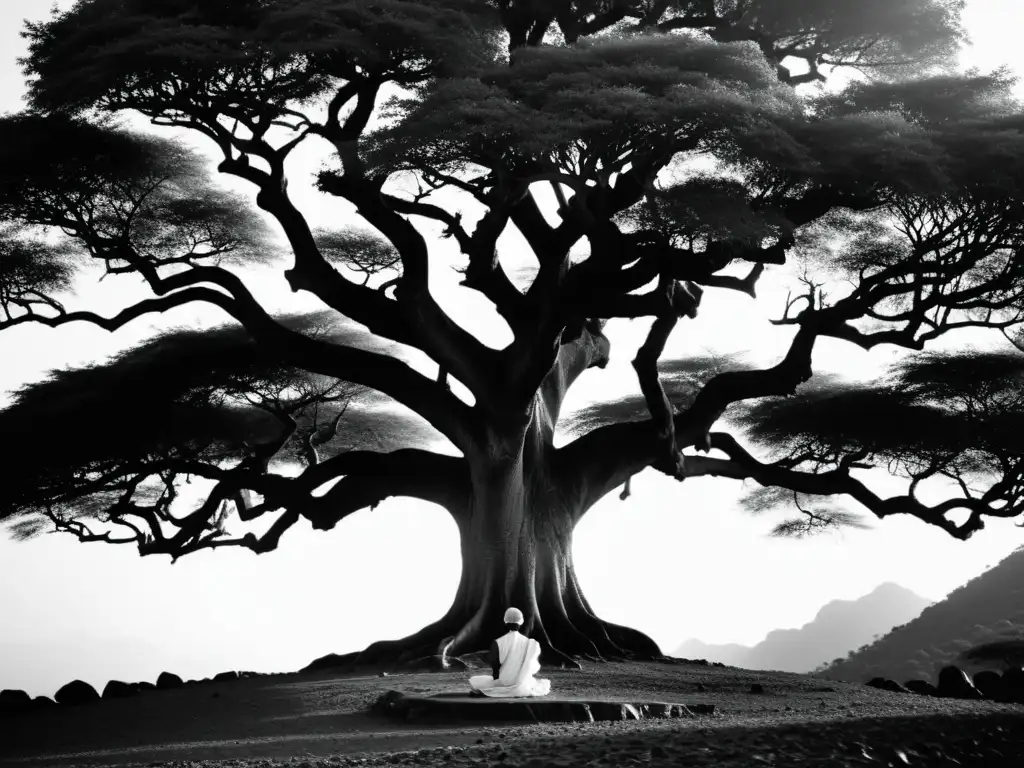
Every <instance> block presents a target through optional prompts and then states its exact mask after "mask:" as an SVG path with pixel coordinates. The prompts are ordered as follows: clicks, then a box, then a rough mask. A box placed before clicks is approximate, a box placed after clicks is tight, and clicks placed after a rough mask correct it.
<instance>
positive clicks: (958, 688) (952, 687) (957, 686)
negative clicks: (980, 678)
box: [936, 666, 983, 699]
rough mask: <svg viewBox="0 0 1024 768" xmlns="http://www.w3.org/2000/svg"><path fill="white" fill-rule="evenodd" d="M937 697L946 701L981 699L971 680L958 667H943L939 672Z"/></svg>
mask: <svg viewBox="0 0 1024 768" xmlns="http://www.w3.org/2000/svg"><path fill="white" fill-rule="evenodd" d="M936 695H937V696H941V697H943V698H946V699H980V698H983V697H982V695H981V693H980V692H979V691H978V689H977V688H975V687H974V683H972V682H971V678H969V677H968V676H967V673H966V672H964V671H963V670H962V669H960V667H954V666H949V667H943V668H942V671H941V672H939V686H938V693H937V694H936Z"/></svg>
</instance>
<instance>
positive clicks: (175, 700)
mask: <svg viewBox="0 0 1024 768" xmlns="http://www.w3.org/2000/svg"><path fill="white" fill-rule="evenodd" d="M542 674H544V675H545V676H548V677H550V678H551V679H552V684H553V688H554V689H555V691H556V692H557V693H558V694H559V695H560V696H578V697H582V698H597V699H621V700H623V701H631V700H634V701H644V700H646V701H669V702H674V703H684V704H685V703H705V704H714V705H715V706H716V709H717V713H716V715H715V716H714V717H700V718H695V719H689V720H665V721H640V722H620V723H588V724H540V725H531V726H515V727H511V726H502V725H497V724H490V725H488V724H471V725H470V724H459V723H415V722H413V723H404V722H394V721H390V720H385V719H381V718H377V717H372V716H370V715H369V714H367V712H368V708H369V706H370V705H371V704H372V703H373V702H374V701H376V699H377V698H378V697H379V696H380V695H381V694H383V693H384V692H386V691H388V690H401V691H403V692H406V693H441V692H455V691H462V690H465V676H466V675H465V673H464V672H460V673H417V674H403V675H391V676H388V677H379V676H376V675H372V676H370V675H349V676H339V675H337V674H332V673H330V672H323V673H318V674H305V675H284V676H275V677H262V678H254V679H249V680H237V681H227V682H222V683H210V684H206V685H202V686H194V687H188V688H182V689H178V690H170V691H151V692H147V693H145V694H143V695H140V696H137V697H135V698H131V699H124V700H113V701H101V702H94V703H92V704H87V705H82V706H80V707H55V708H52V709H51V710H47V711H42V712H38V713H34V714H31V715H26V716H22V717H18V718H8V719H6V720H4V721H0V765H2V766H22V767H24V768H30V767H31V766H44V765H45V766H58V765H59V766H75V765H82V766H85V765H89V766H105V765H120V766H126V765H129V766H134V765H139V766H143V765H145V766H158V765H159V766H166V767H167V768H185V766H188V767H189V768H219V766H237V768H256V767H257V766H261V767H262V766H267V767H269V766H277V765H282V764H284V765H295V766H298V768H311V767H312V766H354V765H360V766H372V765H450V766H530V767H531V768H542V767H543V766H575V765H579V766H583V765H593V766H613V765H644V766H670V765H671V766H677V765H695V766H725V767H727V768H731V767H733V766H737V767H738V766H764V765H778V766H835V767H836V768H839V767H841V766H858V765H870V766H905V765H909V766H946V765H950V766H953V765H961V766H978V767H979V768H983V767H985V766H1024V706H1019V705H1012V704H998V703H994V702H987V701H959V700H954V699H939V698H932V697H927V696H919V695H916V694H909V693H895V692H889V691H882V690H877V689H874V688H870V687H867V686H864V685H855V684H849V683H835V682H823V681H820V680H815V679H813V678H809V677H805V676H802V675H791V674H783V673H763V672H750V671H745V670H737V669H731V668H718V667H708V666H701V665H695V664H588V665H587V667H586V668H585V669H584V670H582V671H570V670H544V671H543V673H542ZM754 685H760V686H762V688H763V690H764V692H763V693H752V692H751V687H752V686H754Z"/></svg>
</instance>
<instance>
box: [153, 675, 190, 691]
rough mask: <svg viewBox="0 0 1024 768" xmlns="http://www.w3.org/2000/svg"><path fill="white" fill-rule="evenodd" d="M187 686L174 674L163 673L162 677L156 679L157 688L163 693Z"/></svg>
mask: <svg viewBox="0 0 1024 768" xmlns="http://www.w3.org/2000/svg"><path fill="white" fill-rule="evenodd" d="M183 685H185V683H184V682H182V680H181V678H180V677H178V676H177V675H176V674H174V673H173V672H161V673H160V676H159V677H158V678H157V679H156V687H157V689H158V690H161V691H168V690H171V689H172V688H181V687H182V686H183Z"/></svg>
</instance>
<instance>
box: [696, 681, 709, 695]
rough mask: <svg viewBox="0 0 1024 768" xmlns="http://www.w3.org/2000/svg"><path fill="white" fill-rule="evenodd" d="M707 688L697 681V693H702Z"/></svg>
mask: <svg viewBox="0 0 1024 768" xmlns="http://www.w3.org/2000/svg"><path fill="white" fill-rule="evenodd" d="M707 689H708V687H707V686H706V685H704V683H697V692H698V693H704V692H705V691H706V690H707Z"/></svg>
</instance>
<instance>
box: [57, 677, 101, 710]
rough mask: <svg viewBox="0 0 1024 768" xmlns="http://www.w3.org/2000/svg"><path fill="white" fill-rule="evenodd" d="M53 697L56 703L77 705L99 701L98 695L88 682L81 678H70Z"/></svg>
mask: <svg viewBox="0 0 1024 768" xmlns="http://www.w3.org/2000/svg"><path fill="white" fill-rule="evenodd" d="M53 698H55V699H56V700H57V703H58V704H71V705H77V704H88V703H90V702H93V701H99V698H100V695H99V694H98V693H96V689H95V688H93V687H92V686H91V685H89V684H88V683H86V682H83V681H82V680H72V681H71V682H70V683H68V684H67V685H64V686H62V687H61V689H60V690H59V691H57V693H56V694H55V695H54V697H53Z"/></svg>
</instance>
